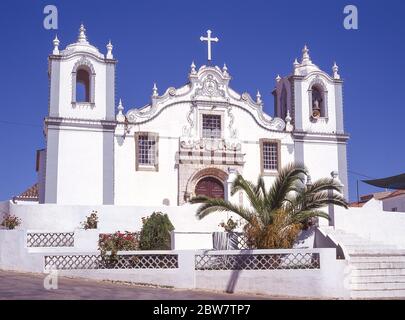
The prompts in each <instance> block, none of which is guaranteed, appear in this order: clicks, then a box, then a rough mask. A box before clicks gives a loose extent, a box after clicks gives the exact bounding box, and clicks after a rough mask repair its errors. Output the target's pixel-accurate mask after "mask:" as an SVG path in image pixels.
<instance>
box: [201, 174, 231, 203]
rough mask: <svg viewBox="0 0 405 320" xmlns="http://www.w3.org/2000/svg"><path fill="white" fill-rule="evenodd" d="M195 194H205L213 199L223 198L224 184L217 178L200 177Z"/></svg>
mask: <svg viewBox="0 0 405 320" xmlns="http://www.w3.org/2000/svg"><path fill="white" fill-rule="evenodd" d="M195 194H196V195H197V196H207V197H210V198H215V199H224V185H223V184H222V182H221V181H219V180H218V179H215V178H213V177H206V178H203V179H201V180H200V181H199V182H198V183H197V186H196V187H195Z"/></svg>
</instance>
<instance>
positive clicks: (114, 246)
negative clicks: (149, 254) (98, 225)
mask: <svg viewBox="0 0 405 320" xmlns="http://www.w3.org/2000/svg"><path fill="white" fill-rule="evenodd" d="M98 248H99V250H100V252H101V256H103V257H104V258H106V257H107V252H110V255H109V260H110V261H117V259H118V258H117V252H118V251H131V250H138V249H139V239H138V234H137V233H132V232H129V231H125V232H120V231H117V232H115V233H113V234H100V237H99V241H98Z"/></svg>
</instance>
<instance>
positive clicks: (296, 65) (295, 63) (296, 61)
mask: <svg viewBox="0 0 405 320" xmlns="http://www.w3.org/2000/svg"><path fill="white" fill-rule="evenodd" d="M299 64H300V63H299V62H298V59H297V58H295V60H294V63H293V65H294V68H297V67H298V66H299Z"/></svg>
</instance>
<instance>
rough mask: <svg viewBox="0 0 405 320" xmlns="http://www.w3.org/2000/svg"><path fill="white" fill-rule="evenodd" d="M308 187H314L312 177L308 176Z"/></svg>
mask: <svg viewBox="0 0 405 320" xmlns="http://www.w3.org/2000/svg"><path fill="white" fill-rule="evenodd" d="M306 185H307V187H309V186H312V179H311V176H310V175H307V183H306Z"/></svg>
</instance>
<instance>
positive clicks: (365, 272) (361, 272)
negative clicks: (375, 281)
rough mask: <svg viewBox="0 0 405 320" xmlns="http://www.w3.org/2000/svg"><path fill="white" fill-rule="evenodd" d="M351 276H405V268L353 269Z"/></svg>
mask: <svg viewBox="0 0 405 320" xmlns="http://www.w3.org/2000/svg"><path fill="white" fill-rule="evenodd" d="M351 274H352V277H374V276H382V277H388V276H405V269H353V270H352V273H351Z"/></svg>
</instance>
